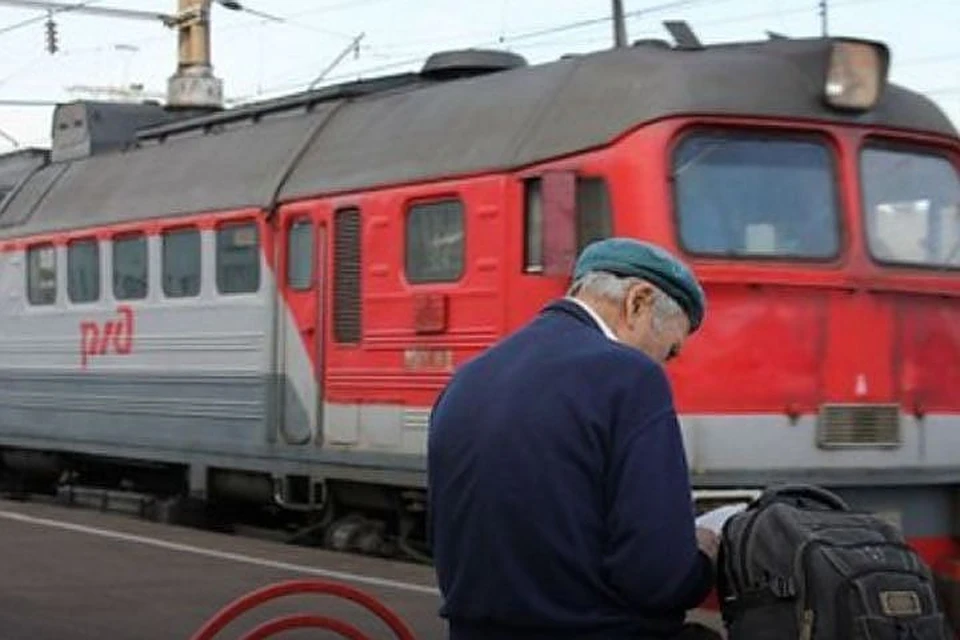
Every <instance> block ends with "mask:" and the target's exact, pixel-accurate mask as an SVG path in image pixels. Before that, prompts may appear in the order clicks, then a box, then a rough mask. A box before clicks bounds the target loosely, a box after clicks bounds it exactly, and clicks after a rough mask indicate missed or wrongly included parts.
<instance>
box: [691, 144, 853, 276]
mask: <svg viewBox="0 0 960 640" xmlns="http://www.w3.org/2000/svg"><path fill="white" fill-rule="evenodd" d="M672 178H673V184H674V197H675V200H676V203H675V206H676V212H677V224H678V226H679V231H680V241H681V243H682V245H683V247H684V248H685V249H686V250H687V251H689V252H691V253H694V254H701V255H715V256H725V257H744V258H759V257H766V258H801V259H828V258H831V257H833V256H835V255H836V254H837V251H838V249H839V229H838V225H839V215H838V211H837V201H838V198H837V192H836V186H835V185H836V179H835V172H834V166H833V158H832V154H831V151H830V149H829V147H827V145H826V144H823V143H822V142H821V141H820V140H818V139H814V138H811V139H802V138H801V139H798V138H783V137H780V138H778V137H770V136H757V135H750V134H745V133H735V132H723V133H715V132H711V133H695V134H692V135H689V136H687V137H686V138H684V139H683V140H682V141H681V143H680V144H679V146H678V147H677V149H676V152H675V153H674V158H673V174H672Z"/></svg>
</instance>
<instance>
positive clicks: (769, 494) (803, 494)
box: [717, 485, 953, 640]
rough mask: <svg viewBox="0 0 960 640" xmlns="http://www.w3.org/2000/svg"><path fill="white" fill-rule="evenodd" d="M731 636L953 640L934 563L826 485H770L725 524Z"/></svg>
mask: <svg viewBox="0 0 960 640" xmlns="http://www.w3.org/2000/svg"><path fill="white" fill-rule="evenodd" d="M717 593H718V596H719V598H720V611H721V613H722V615H723V620H724V623H725V625H726V628H727V632H728V636H729V639H730V640H766V639H770V640H773V639H776V640H793V639H796V640H951V639H952V638H953V636H952V635H951V633H950V630H949V628H948V625H947V622H946V617H945V615H944V613H943V611H942V609H941V607H940V605H939V603H938V600H937V596H936V591H935V587H934V582H933V576H932V574H931V572H930V570H929V568H928V567H927V566H926V565H925V564H924V562H923V561H922V560H921V559H920V557H919V556H918V555H917V554H916V553H915V552H914V551H913V550H912V549H911V548H910V547H908V546H907V545H906V543H905V541H904V539H903V537H902V536H901V535H900V533H899V532H898V531H897V529H896V528H895V527H893V526H892V525H891V524H889V523H887V522H886V521H884V520H882V519H880V518H878V517H876V516H873V515H870V514H866V513H857V512H853V511H851V510H850V509H849V507H848V506H847V505H846V503H844V502H843V500H841V499H840V498H839V497H838V496H836V495H834V494H833V493H831V492H829V491H827V490H825V489H821V488H819V487H814V486H807V485H788V486H782V487H774V488H770V489H768V490H766V491H765V492H764V493H763V494H762V495H761V496H760V497H759V498H757V499H756V500H755V501H754V502H753V503H751V504H750V505H749V507H748V508H747V509H746V510H745V511H744V512H742V513H738V514H737V515H735V516H733V517H731V518H730V519H729V520H728V521H727V522H726V523H725V524H724V527H723V531H722V535H721V545H720V554H719V558H718V564H717Z"/></svg>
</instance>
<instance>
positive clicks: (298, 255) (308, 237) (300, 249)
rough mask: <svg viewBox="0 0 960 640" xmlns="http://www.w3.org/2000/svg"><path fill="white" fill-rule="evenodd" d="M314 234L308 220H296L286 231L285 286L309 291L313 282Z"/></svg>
mask: <svg viewBox="0 0 960 640" xmlns="http://www.w3.org/2000/svg"><path fill="white" fill-rule="evenodd" d="M313 262H314V233H313V224H312V223H311V222H310V221H309V220H297V221H296V222H294V223H293V224H292V225H290V229H289V230H288V231H287V285H288V286H289V287H290V288H291V289H297V290H301V291H302V290H304V289H309V288H310V285H311V284H312V281H313Z"/></svg>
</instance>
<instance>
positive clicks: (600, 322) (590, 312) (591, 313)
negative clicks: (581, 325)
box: [567, 297, 619, 342]
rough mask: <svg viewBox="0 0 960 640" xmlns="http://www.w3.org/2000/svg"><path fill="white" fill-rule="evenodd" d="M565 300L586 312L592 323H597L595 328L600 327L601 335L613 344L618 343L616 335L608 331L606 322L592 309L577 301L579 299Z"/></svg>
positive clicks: (570, 298)
mask: <svg viewBox="0 0 960 640" xmlns="http://www.w3.org/2000/svg"><path fill="white" fill-rule="evenodd" d="M567 300H569V301H570V302H572V303H574V304H576V305H577V306H579V307H580V308H581V309H583V310H584V311H586V312H587V315H589V316H590V317H591V318H593V321H594V322H596V323H597V326H598V327H600V330H601V331H603V335H605V336H607V337H608V338H610V339H611V340H613V341H614V342H619V340H618V339H617V336H616V334H615V333H614V332H613V331H612V330H611V329H610V326H609V325H608V324H607V323H606V322H604V321H603V318H601V317H600V316H599V315H598V314H597V312H596V311H594V310H593V308H592V307H591V306H590V305H588V304H587V303H586V302H584V301H583V300H579V299H577V298H573V297H569V298H567Z"/></svg>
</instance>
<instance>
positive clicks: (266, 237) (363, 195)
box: [0, 38, 960, 564]
mask: <svg viewBox="0 0 960 640" xmlns="http://www.w3.org/2000/svg"><path fill="white" fill-rule="evenodd" d="M888 68H889V52H888V50H887V49H886V47H884V46H883V45H882V44H879V43H874V42H868V41H862V40H854V39H844V38H816V39H782V38H776V39H771V40H769V41H760V42H750V43H735V44H727V45H720V46H702V45H699V44H691V43H683V44H682V45H672V44H668V43H664V42H654V41H648V42H638V43H636V44H635V45H634V46H631V47H628V48H621V49H614V50H609V51H602V52H597V53H592V54H588V55H576V56H567V57H564V58H563V59H561V60H558V61H555V62H552V63H549V64H542V65H528V64H527V63H526V62H525V61H524V59H523V58H521V57H519V56H517V55H514V54H510V53H504V52H495V51H460V52H445V53H440V54H436V55H434V56H432V57H431V58H430V59H429V60H428V61H427V63H426V64H425V65H424V67H423V68H422V70H421V71H419V72H417V73H406V74H400V75H395V76H389V77H382V78H376V79H370V80H362V81H356V82H350V83H347V84H342V85H338V86H332V87H327V88H323V89H320V90H316V91H311V92H307V93H302V94H297V95H292V96H289V97H285V98H282V99H277V100H271V101H266V102H263V103H259V104H254V105H249V106H243V107H239V108H234V109H230V110H225V111H219V112H215V113H202V114H196V113H194V114H189V113H178V112H173V111H170V110H167V109H164V108H163V107H161V106H159V105H156V104H137V105H132V104H109V103H91V102H76V103H70V104H64V105H61V106H60V107H58V108H57V109H56V111H55V114H54V123H53V141H52V147H51V149H50V151H49V154H33V155H26V156H25V155H24V154H18V155H16V156H10V157H8V158H6V159H5V161H6V162H7V164H9V165H10V166H12V167H14V168H11V169H8V170H7V171H6V172H4V171H3V170H2V169H0V178H3V177H7V178H8V179H7V183H8V184H7V185H6V188H7V189H8V191H9V192H8V193H7V194H6V197H5V198H4V199H3V203H2V206H0V300H2V303H0V460H2V463H3V465H4V468H5V470H6V472H7V473H8V474H13V475H15V476H16V477H19V478H28V479H29V478H33V479H38V478H49V479H54V478H59V481H61V482H64V481H69V482H76V483H83V482H85V481H86V482H89V483H91V484H98V483H99V484H101V485H102V484H109V483H111V482H115V483H120V484H122V485H123V486H128V487H133V488H136V487H140V488H146V489H150V490H153V491H158V492H166V493H167V494H168V495H171V496H173V495H183V496H194V497H199V498H203V499H204V500H207V501H211V502H214V503H217V502H230V503H236V502H239V501H243V502H247V503H253V504H263V505H272V506H273V508H274V509H275V510H279V511H282V512H283V513H289V514H298V515H297V517H302V518H305V519H306V520H309V521H311V522H313V524H314V525H315V526H318V527H319V528H321V529H323V528H326V530H327V532H328V533H332V535H329V536H328V541H329V542H331V543H332V544H335V545H341V546H347V545H349V544H351V540H353V542H356V539H357V536H358V535H360V533H359V532H361V531H363V530H365V529H364V527H365V526H366V525H370V524H371V523H375V524H376V527H379V528H376V527H375V528H374V530H376V531H380V532H381V533H382V534H383V535H385V536H386V537H390V536H395V537H399V538H400V539H401V541H404V540H405V539H406V537H407V536H410V537H413V538H416V537H417V532H419V531H422V517H423V509H424V498H425V482H424V477H425V473H424V471H425V469H424V466H425V456H424V446H425V437H426V427H427V421H428V416H429V411H430V406H431V403H432V402H433V400H434V398H435V397H436V395H437V393H438V392H439V390H440V389H441V388H442V386H443V385H444V383H445V381H446V380H447V379H448V378H449V376H450V374H451V372H452V371H453V370H454V369H455V368H456V367H457V366H458V365H459V364H461V363H463V362H464V361H466V360H467V359H469V358H471V357H472V356H474V355H476V354H477V353H479V352H480V351H481V350H483V349H484V348H485V347H488V346H489V345H491V344H492V343H493V342H495V341H496V340H498V339H500V338H501V337H502V336H504V335H505V334H507V333H508V332H510V331H512V330H514V329H516V328H517V327H519V326H520V325H522V324H523V323H525V322H526V321H528V320H529V319H530V318H531V317H532V316H533V315H534V314H535V313H536V312H537V311H538V309H540V308H541V307H542V306H543V305H544V304H545V303H546V302H547V301H548V300H550V299H552V298H554V297H556V296H559V295H562V294H563V292H564V291H565V289H566V287H567V286H568V285H569V282H570V267H571V264H572V260H573V257H574V256H575V255H576V252H577V251H578V249H580V248H582V247H583V246H584V245H585V244H587V243H588V242H590V241H592V240H594V239H597V238H601V237H605V236H608V235H611V234H616V235H628V236H634V237H639V238H645V239H648V240H651V241H654V242H657V243H659V244H662V245H664V246H666V247H669V248H670V249H671V250H674V251H676V252H678V253H679V254H681V255H683V256H684V257H685V259H686V260H688V261H689V262H690V264H692V265H693V267H694V269H695V271H696V272H697V274H698V275H699V277H700V278H701V280H702V282H703V283H704V287H705V289H706V292H707V295H708V299H709V311H708V315H707V319H706V323H705V325H704V327H703V329H702V330H701V331H700V332H699V333H698V334H697V335H696V336H695V337H694V338H693V339H692V340H691V341H690V343H689V345H688V346H687V348H686V349H685V351H684V354H683V355H682V357H681V358H679V359H678V360H677V361H676V363H675V364H671V365H670V366H669V373H670V376H671V378H672V380H673V382H674V385H675V394H676V399H677V406H678V410H679V412H680V414H681V418H682V424H683V431H684V437H685V442H686V447H687V452H688V456H689V460H690V468H691V471H692V474H693V483H694V485H695V487H696V488H697V489H698V491H700V492H702V494H703V495H706V496H713V497H716V496H722V495H726V494H724V493H723V491H724V490H751V489H756V488H758V487H762V486H764V485H766V484H767V483H770V482H772V481H807V482H815V483H818V484H821V485H824V486H827V487H831V488H833V489H835V490H837V491H838V492H839V493H841V494H842V495H844V496H845V497H846V498H847V499H849V500H850V501H851V502H852V503H853V504H855V505H857V506H858V507H859V508H863V509H868V510H871V511H875V512H882V513H885V514H887V515H889V516H890V517H891V518H894V519H895V520H896V521H897V522H898V523H899V524H900V526H902V528H903V530H904V532H905V533H906V535H907V536H908V538H909V539H910V541H911V542H912V543H913V544H915V545H916V546H917V547H918V548H919V549H920V550H921V551H922V552H923V553H924V554H925V556H926V558H927V559H928V560H929V561H930V562H932V563H934V564H938V563H942V562H945V561H948V560H949V559H950V558H954V557H956V556H958V555H960V516H958V510H960V504H958V500H960V393H958V391H957V390H958V389H960V173H958V170H960V140H958V135H957V130H956V129H955V127H954V125H953V124H952V123H951V122H950V120H949V119H948V118H947V117H946V116H945V115H944V113H943V112H942V111H941V110H940V109H939V108H938V107H937V106H936V105H935V104H934V103H932V102H931V101H930V100H928V99H927V98H925V97H923V96H921V95H920V94H918V93H916V92H913V91H910V90H908V89H906V88H903V87H900V86H896V85H894V84H891V83H889V82H888V80H887V72H888ZM3 162H4V161H2V160H0V166H3ZM10 176H14V177H15V178H16V179H9V177H10ZM544 384H545V385H546V384H549V381H548V380H545V381H544ZM637 490H638V491H642V490H643V488H642V487H638V488H637ZM711 491H712V492H713V493H710V492H711ZM366 530H367V531H368V532H369V531H370V530H371V529H369V528H368V529H366ZM360 537H363V536H360ZM364 539H366V540H368V541H369V539H370V537H369V536H367V537H366V538H364ZM374 539H376V536H374ZM373 546H377V545H376V544H374V545H373Z"/></svg>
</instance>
